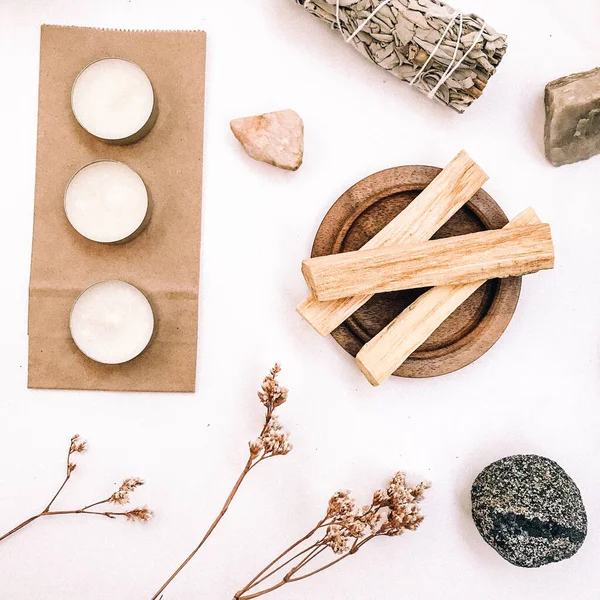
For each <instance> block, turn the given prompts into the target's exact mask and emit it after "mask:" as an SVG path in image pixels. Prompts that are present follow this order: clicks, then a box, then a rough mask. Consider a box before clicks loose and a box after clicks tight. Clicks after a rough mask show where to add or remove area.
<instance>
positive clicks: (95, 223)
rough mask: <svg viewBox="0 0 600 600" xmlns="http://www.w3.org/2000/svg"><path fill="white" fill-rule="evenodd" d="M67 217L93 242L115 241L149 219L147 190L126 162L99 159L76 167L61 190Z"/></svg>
mask: <svg viewBox="0 0 600 600" xmlns="http://www.w3.org/2000/svg"><path fill="white" fill-rule="evenodd" d="M65 213H66V215H67V219H69V222H70V223H71V225H72V226H73V227H74V229H75V230H76V231H78V232H79V233H80V234H81V235H83V236H84V237H86V238H88V239H89V240H92V241H94V242H101V243H104V244H119V243H123V242H127V241H129V240H131V239H133V238H134V237H135V236H137V235H138V234H139V233H141V232H142V231H143V230H144V228H145V227H146V225H147V224H148V222H149V221H150V201H149V198H148V190H147V189H146V186H145V184H144V182H143V180H142V178H141V177H140V176H139V175H138V174H137V173H136V172H135V171H134V170H133V169H132V168H130V167H128V166H127V165H125V164H123V163H121V162H117V161H113V160H101V161H98V162H93V163H91V164H89V165H87V166H85V167H83V168H82V169H80V170H79V171H78V172H77V173H75V175H74V176H73V178H72V179H71V181H70V182H69V184H68V185H67V189H66V191H65Z"/></svg>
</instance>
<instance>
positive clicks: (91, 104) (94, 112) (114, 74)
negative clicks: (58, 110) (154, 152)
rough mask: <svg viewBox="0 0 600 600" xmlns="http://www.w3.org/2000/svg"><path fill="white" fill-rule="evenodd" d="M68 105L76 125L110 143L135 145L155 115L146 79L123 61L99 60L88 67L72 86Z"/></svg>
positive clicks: (145, 76)
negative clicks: (76, 122)
mask: <svg viewBox="0 0 600 600" xmlns="http://www.w3.org/2000/svg"><path fill="white" fill-rule="evenodd" d="M71 106H72V108H73V114H74V115H75V118H76V119H77V121H78V122H79V124H80V125H81V126H82V127H83V128H84V129H85V130H86V131H88V132H89V133H91V134H92V135H93V136H95V137H97V138H99V139H101V140H102V141H104V142H107V143H109V144H133V143H134V142H137V141H138V140H140V139H141V138H143V137H144V136H145V135H146V134H147V133H148V132H149V131H150V130H151V129H152V127H153V125H154V123H155V122H156V117H157V116H158V111H157V105H156V98H155V96H154V90H153V89H152V84H151V83H150V80H149V79H148V76H147V75H146V73H144V71H143V70H142V69H141V68H140V67H138V66H137V65H136V64H135V63H132V62H131V61H128V60H125V59H122V58H102V59H100V60H97V61H95V62H93V63H92V64H91V65H89V66H87V67H86V68H85V69H84V70H83V71H82V72H81V73H80V74H79V75H78V76H77V79H76V80H75V83H74V84H73V91H72V94H71Z"/></svg>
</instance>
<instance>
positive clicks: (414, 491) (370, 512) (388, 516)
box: [234, 473, 430, 600]
mask: <svg viewBox="0 0 600 600" xmlns="http://www.w3.org/2000/svg"><path fill="white" fill-rule="evenodd" d="M429 487H430V484H429V483H420V484H419V485H417V486H415V487H410V486H408V485H407V483H406V476H405V474H404V473H396V475H395V476H394V477H393V479H392V480H391V481H390V483H389V485H388V486H387V488H385V489H381V490H377V491H376V492H375V493H374V494H373V499H372V501H371V504H370V505H367V506H363V507H362V508H357V506H356V502H355V501H354V499H353V498H352V497H351V496H350V492H349V491H348V490H342V491H340V492H337V494H335V495H334V496H333V497H332V498H331V499H330V500H329V505H328V507H327V511H326V513H325V517H324V518H323V519H321V520H320V521H319V522H318V523H317V525H316V526H315V527H314V528H313V529H311V530H310V531H309V532H308V533H307V534H306V535H305V536H303V537H302V538H300V539H299V540H298V541H297V542H296V543H294V544H292V545H291V546H290V547H289V548H288V549H287V550H285V551H284V552H282V553H281V554H280V555H279V556H278V557H277V558H275V559H274V560H273V561H271V562H270V563H269V564H268V565H267V566H266V567H265V568H264V569H263V570H262V571H260V573H258V575H256V577H254V579H252V580H251V581H250V582H249V583H248V584H247V585H246V586H245V587H243V588H242V589H241V590H240V591H239V592H238V593H237V594H236V595H235V596H234V600H252V598H258V597H259V596H264V595H265V594H269V593H270V592H273V591H274V590H276V589H279V588H281V587H283V586H284V585H286V584H288V583H294V582H297V581H301V580H303V579H306V578H308V577H311V576H313V575H316V574H317V573H321V572H322V571H325V570H326V569H329V568H330V567H333V566H334V565H336V564H338V563H339V562H341V561H342V560H345V559H346V558H348V557H350V556H353V555H354V554H356V553H357V552H358V551H359V550H360V549H361V548H362V547H363V546H364V545H365V544H367V543H368V542H370V541H371V540H373V539H375V538H377V537H382V536H388V537H395V536H399V535H402V534H403V533H404V532H405V531H415V530H416V529H417V528H418V527H419V525H420V524H421V522H422V521H423V515H422V514H421V507H420V506H419V503H420V502H421V500H422V499H423V496H424V493H425V490H426V489H428V488H429ZM327 550H330V551H332V552H333V553H334V554H335V555H336V558H334V559H333V560H327V561H325V562H323V561H321V562H320V563H318V564H315V563H314V562H313V561H315V559H317V557H319V556H320V555H321V554H322V553H324V552H326V551H327ZM311 563H312V564H311ZM309 565H310V566H309ZM284 569H285V571H284ZM282 571H283V572H284V573H285V574H284V575H283V576H282V577H281V579H279V577H280V576H281V573H282ZM278 573H279V574H280V575H278V576H277V578H276V579H273V577H274V576H275V575H276V574H278ZM269 580H270V582H269ZM261 584H264V585H263V587H262V589H257V588H260V587H261Z"/></svg>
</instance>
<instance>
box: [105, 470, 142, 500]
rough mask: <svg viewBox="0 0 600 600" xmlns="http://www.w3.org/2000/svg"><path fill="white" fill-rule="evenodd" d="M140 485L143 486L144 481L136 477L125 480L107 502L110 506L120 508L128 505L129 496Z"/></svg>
mask: <svg viewBox="0 0 600 600" xmlns="http://www.w3.org/2000/svg"><path fill="white" fill-rule="evenodd" d="M141 485H144V481H143V480H142V479H138V478H137V477H130V478H129V479H125V481H123V483H122V484H121V487H120V488H119V489H118V490H117V491H116V492H115V493H114V494H113V495H112V496H111V497H110V498H109V499H108V502H110V503H111V504H119V505H121V506H123V505H125V504H128V503H129V494H130V493H131V492H133V491H135V489H136V488H138V487H139V486H141Z"/></svg>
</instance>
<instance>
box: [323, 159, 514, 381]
mask: <svg viewBox="0 0 600 600" xmlns="http://www.w3.org/2000/svg"><path fill="white" fill-rule="evenodd" d="M440 172H441V169H440V168H438V167H431V166H425V165H408V166H401V167H392V168H390V169H384V170H383V171H379V172H377V173H374V174H373V175H369V176H368V177H365V178H364V179H362V180H361V181H359V182H358V183H356V184H355V185H353V186H352V187H351V188H350V189H348V190H347V191H346V192H344V194H342V195H341V196H340V198H338V200H336V202H335V203H334V204H333V206H332V207H331V208H330V209H329V211H328V212H327V214H326V215H325V218H324V219H323V221H322V223H321V225H320V227H319V230H318V231H317V235H316V237H315V241H314V244H313V249H312V256H313V257H316V256H323V255H327V254H337V253H339V252H340V251H341V248H342V247H343V243H344V240H345V239H346V236H347V235H348V232H349V231H350V229H351V228H352V226H353V225H354V223H355V222H356V220H357V219H358V218H359V217H360V216H361V215H362V214H363V213H364V212H365V211H366V210H367V209H369V208H370V207H371V206H373V205H374V204H376V203H378V202H381V201H382V200H384V199H385V198H387V197H389V196H392V195H395V194H400V193H403V192H408V191H419V190H423V189H425V188H426V187H427V186H428V185H429V184H430V183H431V181H433V179H434V178H435V177H436V176H437V175H438V174H439V173H440ZM465 207H466V208H467V209H468V210H471V211H472V212H473V213H474V214H475V215H476V216H477V218H478V219H479V220H480V221H481V222H482V223H483V224H484V225H485V226H486V227H487V228H489V229H500V228H502V227H504V226H505V225H506V224H507V223H508V218H507V217H506V214H505V213H504V211H503V210H502V209H501V208H500V206H499V205H498V204H497V203H496V201H495V200H494V199H493V198H492V197H491V196H490V195H489V194H488V193H487V192H485V191H484V190H483V189H481V190H479V192H478V193H477V194H476V195H475V196H474V197H473V198H472V199H471V200H470V201H469V202H468V203H467V204H466V205H465ZM496 281H497V286H496V291H495V294H494V297H493V300H492V302H491V304H490V306H489V308H488V310H487V312H486V313H485V315H484V316H483V317H482V318H481V320H480V321H479V323H478V324H477V325H476V326H475V327H474V328H473V329H472V330H471V331H469V332H468V333H467V334H466V335H465V336H463V337H462V338H460V339H459V340H457V341H456V342H454V343H453V344H450V345H448V346H445V347H443V348H439V349H436V350H432V351H426V352H419V351H417V352H415V353H414V354H413V355H411V356H410V357H409V359H408V360H407V361H406V362H405V363H404V364H403V365H402V366H401V367H400V368H399V369H398V370H397V371H396V372H395V373H394V375H396V376H399V377H408V378H425V377H438V376H441V375H446V374H449V373H452V372H454V371H457V370H459V369H462V368H464V367H466V366H468V365H470V364H471V363H473V362H475V361H476V360H478V359H479V358H481V357H482V356H483V355H484V354H485V353H486V352H487V351H488V350H490V348H492V346H494V344H495V343H496V342H497V341H498V340H499V339H500V338H501V337H502V334H503V333H504V332H505V331H506V328H507V327H508V325H509V324H510V322H511V320H512V318H513V315H514V313H515V311H516V308H517V304H518V301H519V296H520V292H521V283H522V278H521V277H511V278H508V279H501V280H496ZM361 331H362V330H361V327H360V324H359V323H358V322H357V321H356V319H355V318H354V316H352V317H350V318H349V319H348V320H347V321H345V322H344V323H343V324H342V325H340V326H339V327H338V328H337V329H336V330H335V331H334V332H333V333H332V336H333V338H334V339H335V340H336V342H337V343H338V344H339V345H340V346H342V348H344V350H346V351H347V352H348V353H349V354H351V355H356V351H353V348H352V347H350V346H355V344H349V343H348V339H347V338H348V336H351V337H353V338H354V340H355V342H356V343H358V344H360V345H362V344H364V343H365V342H366V341H367V340H366V339H364V337H365V334H361Z"/></svg>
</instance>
